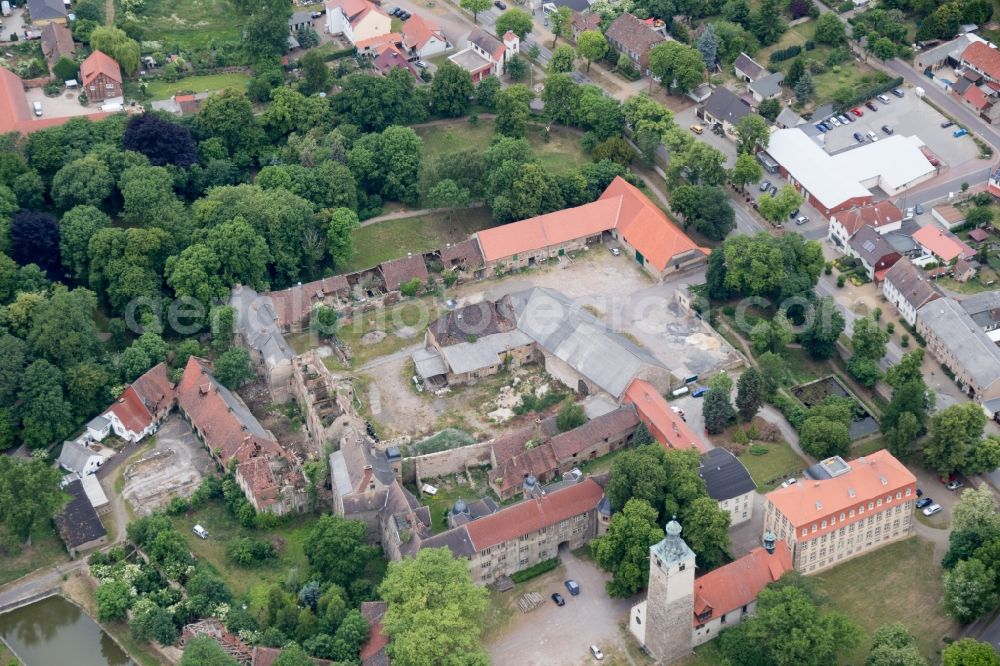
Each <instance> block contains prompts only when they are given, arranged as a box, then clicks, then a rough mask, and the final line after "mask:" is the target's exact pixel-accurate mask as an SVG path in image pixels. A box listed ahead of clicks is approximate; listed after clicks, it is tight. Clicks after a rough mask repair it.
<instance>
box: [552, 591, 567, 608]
mask: <svg viewBox="0 0 1000 666" xmlns="http://www.w3.org/2000/svg"><path fill="white" fill-rule="evenodd" d="M552 601H554V602H556V606H565V605H566V600H565V599H563V597H562V595H561V594H559V593H558V592H553V593H552Z"/></svg>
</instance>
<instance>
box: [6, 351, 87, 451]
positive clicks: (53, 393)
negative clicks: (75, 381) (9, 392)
mask: <svg viewBox="0 0 1000 666" xmlns="http://www.w3.org/2000/svg"><path fill="white" fill-rule="evenodd" d="M62 379H63V377H62V373H61V372H60V371H59V369H58V368H56V367H55V366H54V365H52V364H51V363H49V362H48V361H46V360H44V359H40V360H37V361H35V362H33V363H32V364H31V365H29V366H28V369H27V370H26V371H25V373H24V378H23V379H22V380H21V390H20V392H19V393H18V398H19V399H20V401H21V405H20V408H19V413H20V415H21V438H22V439H23V440H24V443H25V444H27V445H28V446H29V447H30V448H33V449H40V448H44V447H47V446H50V445H52V444H55V443H57V442H59V441H62V440H63V439H64V438H66V437H68V436H69V434H70V433H71V432H72V431H73V427H74V425H75V423H74V421H73V412H72V410H71V409H70V405H69V403H68V402H67V401H66V397H65V393H64V392H63V385H62Z"/></svg>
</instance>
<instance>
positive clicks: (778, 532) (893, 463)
mask: <svg viewBox="0 0 1000 666" xmlns="http://www.w3.org/2000/svg"><path fill="white" fill-rule="evenodd" d="M814 468H815V469H814ZM814 468H810V470H809V472H808V474H809V475H810V478H807V479H804V480H802V481H801V482H799V483H793V484H791V485H789V486H788V487H786V488H778V489H777V490H773V491H771V492H770V493H768V494H767V497H766V499H765V507H764V533H765V534H767V533H768V532H770V533H772V534H774V535H775V536H776V537H777V539H778V541H783V542H784V543H785V544H786V545H787V546H788V549H789V550H790V551H791V554H792V563H793V566H794V567H795V569H796V570H798V571H799V572H801V573H804V574H811V573H816V572H819V571H823V570H825V569H829V568H830V567H832V566H834V565H836V564H839V563H840V562H843V561H845V560H848V559H851V558H853V557H857V556H858V555H861V554H864V553H868V552H871V551H873V550H875V549H877V548H881V547H882V546H885V545H888V544H890V543H892V542H894V541H899V540H900V539H905V538H907V537H909V536H911V535H912V534H913V529H914V521H913V509H914V506H913V504H914V502H915V501H916V499H917V479H916V477H915V476H913V473H912V472H910V470H908V469H906V466H904V465H903V463H901V462H899V461H898V460H896V458H894V457H893V456H892V454H891V453H889V452H888V451H886V450H885V449H882V450H880V451H876V452H875V453H872V454H870V455H866V456H864V457H861V458H857V459H856V460H852V461H850V462H846V461H844V460H843V458H840V457H839V456H837V457H834V458H827V459H826V460H823V461H822V462H821V463H819V464H817V465H815V466H814Z"/></svg>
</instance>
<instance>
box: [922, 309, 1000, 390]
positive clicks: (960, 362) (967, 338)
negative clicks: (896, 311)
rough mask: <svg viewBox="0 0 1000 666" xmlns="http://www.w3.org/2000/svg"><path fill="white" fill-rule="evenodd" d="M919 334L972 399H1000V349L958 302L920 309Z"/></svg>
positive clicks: (935, 356)
mask: <svg viewBox="0 0 1000 666" xmlns="http://www.w3.org/2000/svg"><path fill="white" fill-rule="evenodd" d="M917 333H919V334H920V335H921V336H922V337H923V338H924V340H926V341H927V349H928V350H929V351H930V352H931V354H932V355H933V356H934V358H936V359H937V360H938V362H940V363H941V365H944V366H945V367H947V368H948V369H949V370H950V371H951V372H952V374H954V375H955V381H956V382H957V383H958V384H959V386H961V387H962V390H963V391H965V392H966V393H968V395H969V397H970V398H973V399H974V400H977V401H979V402H986V401H988V400H994V399H996V398H1000V348H998V347H997V345H996V343H995V342H994V341H993V340H992V339H991V338H990V336H989V335H987V334H986V332H985V331H984V330H983V326H982V325H980V324H978V323H977V322H976V321H975V320H974V319H973V318H972V316H970V315H969V313H968V312H966V310H965V309H964V308H963V307H962V306H961V305H960V304H959V303H958V301H956V300H955V299H953V298H939V299H937V300H934V301H932V302H930V303H927V304H926V305H924V306H923V307H922V308H920V309H919V310H917Z"/></svg>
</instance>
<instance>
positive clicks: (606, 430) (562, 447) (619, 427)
mask: <svg viewBox="0 0 1000 666" xmlns="http://www.w3.org/2000/svg"><path fill="white" fill-rule="evenodd" d="M638 425H639V418H638V417H637V416H636V414H635V410H634V409H632V408H631V407H619V408H618V409H616V410H614V411H613V412H608V413H607V414H602V415H601V416H598V417H596V418H593V419H591V420H589V421H587V422H586V423H584V424H583V425H582V426H580V427H579V428H574V429H572V430H569V431H567V432H563V433H559V434H558V435H556V436H555V437H553V438H552V439H550V440H549V445H550V446H551V447H552V452H553V453H554V454H555V456H556V460H557V461H559V462H560V463H561V462H566V461H569V460H572V458H573V456H574V455H579V454H580V453H582V452H583V451H586V450H587V449H588V448H590V447H592V446H595V445H596V444H597V443H599V442H602V441H611V440H620V439H621V438H622V437H624V436H625V435H627V434H629V433H631V432H632V431H634V430H635V428H636V426H638Z"/></svg>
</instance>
